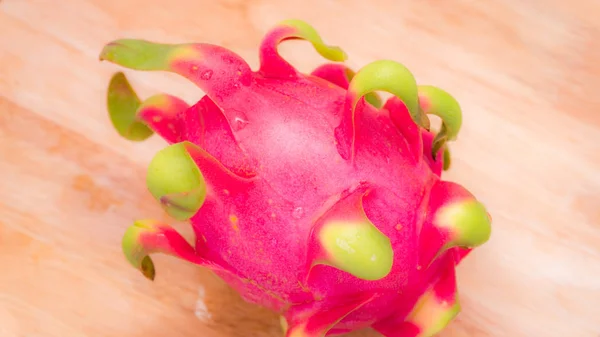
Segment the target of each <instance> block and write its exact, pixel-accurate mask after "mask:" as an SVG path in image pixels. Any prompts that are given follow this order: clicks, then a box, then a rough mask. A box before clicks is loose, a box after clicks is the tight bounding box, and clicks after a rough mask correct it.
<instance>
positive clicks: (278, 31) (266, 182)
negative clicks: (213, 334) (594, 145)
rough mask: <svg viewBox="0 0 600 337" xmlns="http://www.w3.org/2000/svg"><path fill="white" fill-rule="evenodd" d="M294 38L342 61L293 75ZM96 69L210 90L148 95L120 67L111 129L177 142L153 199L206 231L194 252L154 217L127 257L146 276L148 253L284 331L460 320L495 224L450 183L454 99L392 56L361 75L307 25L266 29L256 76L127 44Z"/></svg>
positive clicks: (395, 333) (169, 148) (406, 334)
mask: <svg viewBox="0 0 600 337" xmlns="http://www.w3.org/2000/svg"><path fill="white" fill-rule="evenodd" d="M289 39H300V40H304V41H307V42H309V43H311V44H312V46H314V48H315V49H316V51H317V52H318V53H319V54H320V55H321V56H323V57H324V58H326V59H328V60H329V61H331V62H328V63H325V64H323V65H322V66H320V67H318V68H317V69H315V70H314V71H313V72H312V73H311V74H304V73H302V72H300V71H298V70H297V69H295V68H294V67H293V66H292V65H290V63H288V62H287V61H286V60H284V58H282V56H281V55H280V54H279V53H278V46H279V44H280V43H281V42H283V41H285V40H289ZM100 59H101V60H106V61H109V62H112V63H114V64H116V65H118V66H121V67H124V68H129V69H134V70H142V71H165V72H172V73H175V74H178V75H180V76H183V77H184V78H186V79H188V80H190V81H191V82H193V83H194V84H196V85H197V86H198V87H199V88H200V90H201V91H203V92H204V94H205V96H203V97H202V98H201V99H200V100H199V101H198V102H196V103H195V104H193V105H189V104H188V103H186V102H184V101H183V100H182V99H180V98H177V97H174V96H172V95H169V94H157V95H154V96H151V97H149V98H147V99H146V100H143V101H141V100H140V99H139V98H138V96H137V94H136V93H135V92H134V90H133V89H132V87H131V85H130V84H129V82H128V80H127V79H126V77H125V75H124V74H123V72H117V73H116V74H114V76H113V77H112V79H111V82H110V84H109V89H108V97H107V103H108V110H109V116H110V119H111V121H112V123H113V125H114V127H115V128H116V130H117V131H118V133H119V134H120V135H122V136H123V137H125V138H127V139H129V140H133V141H141V140H144V139H147V138H148V137H150V136H152V135H153V134H154V133H157V134H158V135H160V136H161V137H162V138H164V140H165V142H166V143H167V145H166V146H165V147H164V148H163V149H161V150H160V151H158V153H157V154H156V155H155V157H154V158H153V159H152V160H151V161H150V164H149V168H148V171H147V179H146V180H147V186H148V190H149V192H150V193H151V194H152V195H153V196H154V198H156V200H157V201H158V202H160V205H161V206H162V207H163V209H164V210H165V212H166V213H168V214H169V215H170V216H172V217H173V218H174V219H176V220H179V221H189V223H190V224H191V226H192V227H193V230H194V233H195V242H194V243H193V244H190V243H189V242H188V241H187V240H186V239H185V238H184V237H183V236H182V235H180V234H178V232H177V231H176V230H175V229H174V228H173V227H171V226H170V225H169V224H166V223H163V222H161V221H157V220H152V219H143V218H142V219H140V220H139V221H136V222H135V223H134V224H133V225H132V226H131V227H130V228H129V229H127V230H126V232H125V235H124V237H123V241H122V245H123V252H124V255H125V256H126V258H127V260H128V261H129V263H131V265H133V267H135V268H137V269H138V270H139V271H141V273H143V275H145V276H146V277H147V278H149V279H151V280H153V279H154V277H155V268H154V265H153V263H152V260H151V258H150V255H152V254H155V253H162V254H168V255H171V256H174V257H177V258H181V259H184V260H187V261H189V262H191V263H194V264H197V265H199V266H202V267H205V268H209V269H210V270H212V271H213V272H214V273H215V274H216V275H218V276H219V277H220V278H222V279H223V280H224V281H225V282H226V283H228V284H229V285H230V286H231V287H232V288H234V289H235V290H236V291H238V292H239V293H240V295H241V296H242V298H243V299H244V300H246V301H248V302H250V303H254V304H257V305H260V306H264V307H267V308H269V309H271V310H273V311H276V312H277V313H279V314H280V315H281V317H282V322H281V324H282V328H283V330H284V334H285V335H286V336H288V337H292V336H293V337H317V336H329V335H335V334H343V333H347V332H350V331H354V330H358V329H363V328H372V329H374V330H376V331H378V332H379V333H380V334H382V335H383V336H387V337H414V336H433V335H435V334H437V333H438V332H440V331H442V330H443V329H445V327H446V325H447V324H448V323H449V322H450V321H452V320H453V319H454V317H456V315H457V314H458V313H459V311H460V304H459V300H458V294H457V284H456V278H455V268H456V266H457V265H458V264H459V262H460V261H461V260H462V259H463V258H464V257H465V256H466V255H467V254H468V253H469V252H470V251H471V250H472V249H474V248H475V247H478V246H480V245H482V244H484V243H485V242H486V241H487V240H488V239H489V237H490V234H491V218H490V215H489V213H488V212H487V211H486V208H485V207H484V206H483V205H482V203H481V202H480V201H478V200H477V199H476V198H475V197H474V196H473V195H472V194H471V193H470V192H469V191H467V190H466V189H465V188H463V187H462V186H461V185H459V184H457V183H453V182H449V181H444V180H441V174H442V172H443V171H444V170H446V169H447V168H448V164H449V160H450V155H449V151H448V144H447V143H448V142H449V141H453V140H455V139H456V137H457V134H458V132H459V130H460V128H461V124H462V117H461V109H460V106H459V104H458V102H457V101H456V100H455V99H454V98H453V97H452V96H451V95H450V94H449V93H448V92H446V91H444V90H442V89H440V88H437V87H434V86H429V85H418V84H417V83H416V81H415V78H414V77H413V75H412V74H411V72H410V71H409V70H408V69H407V68H406V67H405V66H403V65H402V64H400V63H398V62H395V61H392V60H378V61H374V62H372V63H369V64H367V65H365V66H364V67H362V68H361V69H359V70H358V71H354V70H351V69H350V68H349V67H347V66H345V65H344V64H343V61H344V60H346V54H345V52H344V51H343V50H341V49H340V48H338V47H334V46H329V45H327V44H325V43H324V42H323V40H322V38H321V37H320V35H319V34H318V33H317V32H316V30H315V29H314V28H313V27H312V26H311V25H309V24H308V23H306V22H303V21H301V20H286V21H283V22H280V23H279V24H278V25H276V26H275V27H273V28H272V29H271V30H270V31H269V32H268V34H267V35H266V37H265V38H264V39H263V41H262V43H261V46H260V67H259V69H257V70H256V71H253V70H252V69H251V68H250V66H249V65H248V64H247V63H246V62H245V61H244V60H243V59H242V58H241V57H240V56H238V55H237V54H235V53H234V52H232V51H230V50H228V49H225V48H223V47H220V46H216V45H212V44H206V43H190V44H163V43H154V42H150V41H147V40H137V39H119V40H115V41H113V42H111V43H108V44H107V45H105V46H104V48H103V50H102V52H101V54H100ZM377 91H381V92H387V93H389V94H391V96H390V98H389V99H387V100H386V101H385V102H383V100H382V98H381V96H380V95H379V94H378V93H377ZM429 115H435V116H438V117H439V118H440V120H441V126H440V127H439V130H438V132H434V131H432V126H431V122H430V119H429Z"/></svg>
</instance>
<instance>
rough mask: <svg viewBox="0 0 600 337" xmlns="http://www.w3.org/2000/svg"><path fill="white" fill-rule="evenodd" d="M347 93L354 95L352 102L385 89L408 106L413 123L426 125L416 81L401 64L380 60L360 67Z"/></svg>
mask: <svg viewBox="0 0 600 337" xmlns="http://www.w3.org/2000/svg"><path fill="white" fill-rule="evenodd" d="M348 91H349V93H351V94H352V95H354V97H353V103H354V104H356V102H358V100H359V99H360V98H361V97H362V96H365V95H366V94H368V93H371V92H374V91H386V92H389V93H391V94H393V95H394V96H396V97H398V98H399V99H400V100H402V102H403V103H404V104H405V105H406V107H407V108H408V111H409V112H410V115H411V117H412V119H413V121H414V122H415V123H417V124H418V125H420V126H422V127H426V122H425V121H424V120H423V116H422V114H421V110H420V108H419V96H418V91H417V83H416V80H415V77H414V76H413V74H412V73H411V72H410V71H409V70H408V69H407V68H406V67H405V66H403V65H402V64H400V63H398V62H395V61H390V60H380V61H375V62H372V63H369V64H367V65H366V66H364V67H363V68H361V69H360V70H359V71H358V72H357V73H356V74H355V75H354V77H353V78H352V81H350V86H349V88H348Z"/></svg>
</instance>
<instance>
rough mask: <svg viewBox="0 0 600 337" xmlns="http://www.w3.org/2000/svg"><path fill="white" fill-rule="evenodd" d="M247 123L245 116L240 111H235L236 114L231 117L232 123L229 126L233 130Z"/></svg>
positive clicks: (241, 127) (240, 128)
mask: <svg viewBox="0 0 600 337" xmlns="http://www.w3.org/2000/svg"><path fill="white" fill-rule="evenodd" d="M248 123H249V122H248V119H247V118H246V116H245V115H244V114H243V113H241V112H237V116H236V117H235V118H234V119H233V123H232V124H233V125H232V126H231V127H232V128H233V131H240V130H242V129H243V128H245V127H246V125H248Z"/></svg>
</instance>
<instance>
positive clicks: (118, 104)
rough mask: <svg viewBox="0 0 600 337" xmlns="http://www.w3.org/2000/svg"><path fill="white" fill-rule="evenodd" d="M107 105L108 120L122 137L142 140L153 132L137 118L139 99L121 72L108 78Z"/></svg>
mask: <svg viewBox="0 0 600 337" xmlns="http://www.w3.org/2000/svg"><path fill="white" fill-rule="evenodd" d="M107 106H108V114H109V117H110V120H111V122H112V124H113V126H114V128H115V129H116V130H117V132H118V133H119V135H121V136H122V137H124V138H126V139H128V140H131V141H142V140H145V139H147V138H149V137H150V136H152V135H153V134H154V132H153V131H152V129H150V128H149V127H148V126H147V125H146V124H144V123H143V122H142V121H141V120H139V119H138V118H137V111H138V109H139V108H140V106H141V101H140V99H139V98H138V96H137V94H136V93H135V91H134V90H133V88H132V87H131V85H130V84H129V81H128V80H127V77H125V74H123V73H122V72H118V73H116V74H114V75H113V76H112V78H111V80H110V83H109V85H108V92H107Z"/></svg>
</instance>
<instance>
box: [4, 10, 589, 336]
mask: <svg viewBox="0 0 600 337" xmlns="http://www.w3.org/2000/svg"><path fill="white" fill-rule="evenodd" d="M150 2H152V1H150ZM148 3H149V2H148V1H144V0H128V1H121V0H60V1H56V0H54V1H52V0H46V1H42V0H3V1H0V75H1V76H0V177H1V180H0V192H1V194H2V198H0V268H1V270H0V336H2V337H5V336H6V337H12V336H23V337H34V336H35V337H42V336H43V337H55V336H56V337H59V336H60V337H75V336H85V337H92V336H93V337H103V336H119V337H125V336H127V337H137V336H140V337H141V336H144V337H158V336H173V337H175V336H177V337H191V336H197V337H212V336H215V337H225V336H281V334H280V331H279V327H278V322H277V318H276V317H275V316H274V315H272V314H271V313H269V312H267V311H265V310H261V309H257V308H255V307H253V306H250V305H247V304H244V303H242V302H241V301H240V299H239V298H238V297H237V295H235V294H234V293H232V292H231V291H230V290H229V289H228V288H227V287H226V286H224V285H223V284H222V283H221V282H220V281H219V280H218V279H216V278H215V277H214V276H212V275H211V274H210V273H208V272H206V271H204V270H201V269H198V268H196V267H194V266H191V265H188V264H186V263H184V262H180V261H178V260H174V259H170V258H167V257H161V256H157V257H156V258H155V261H156V264H157V268H158V272H159V275H158V277H157V279H156V281H155V282H154V283H150V282H147V281H146V280H144V279H143V278H142V277H141V276H140V275H139V274H138V273H137V272H136V271H135V270H133V269H132V268H130V267H129V265H127V264H126V262H125V260H124V258H123V257H122V255H121V251H120V239H121V235H122V234H123V232H124V230H125V228H126V227H127V226H128V225H129V224H130V223H131V222H132V221H133V220H134V219H136V218H140V217H158V218H161V217H164V216H163V215H162V212H161V211H160V209H159V207H158V205H157V204H156V203H155V202H154V201H153V200H152V199H151V197H150V196H149V193H148V192H147V191H146V189H145V185H144V184H145V182H144V174H145V167H146V165H147V164H148V161H149V160H150V158H151V156H152V155H153V153H154V152H155V151H156V150H157V149H159V148H160V147H161V146H163V145H164V143H163V142H162V141H161V140H160V139H159V138H158V137H154V138H152V139H151V140H150V141H147V142H144V143H130V142H128V141H125V140H123V139H121V138H120V137H119V136H118V135H117V133H116V132H115V131H114V130H113V129H112V127H111V125H110V123H109V119H108V117H107V113H106V108H105V90H106V85H107V83H108V80H109V77H110V75H111V74H112V73H113V72H114V71H116V70H117V68H116V67H115V66H112V65H109V64H105V63H100V62H99V61H98V59H97V55H98V52H99V51H100V49H101V48H102V46H103V44H104V43H106V42H108V41H110V40H112V39H115V38H120V37H135V38H145V39H151V40H158V41H165V42H182V41H198V42H200V41H201V42H211V43H216V44H220V45H223V46H225V47H228V48H231V49H232V50H234V51H236V52H238V53H239V54H241V55H242V56H243V57H244V58H246V59H247V60H248V62H249V63H250V64H251V65H252V66H253V67H254V68H256V65H257V61H258V58H257V55H258V44H259V42H260V39H261V38H262V36H263V34H264V33H265V32H266V30H267V29H268V28H270V27H271V26H272V25H273V24H275V23H276V22H277V21H279V20H282V19H286V18H290V17H298V18H302V19H304V20H307V21H309V22H310V23H311V24H313V25H314V26H315V27H316V28H317V29H318V30H319V31H320V33H321V34H322V36H323V38H324V39H325V40H326V41H327V42H329V43H332V44H336V45H340V46H342V47H343V48H344V49H345V50H346V51H347V52H348V54H349V55H350V60H349V64H350V65H352V66H354V67H356V68H357V67H360V66H362V65H364V64H366V63H367V62H370V61H373V60H375V59H381V58H391V59H394V60H397V61H400V62H402V63H404V64H406V65H407V66H408V67H409V68H410V69H412V71H413V72H414V74H415V75H416V77H417V79H418V81H419V82H420V83H430V84H434V85H437V86H441V87H443V88H446V89H448V90H450V91H451V92H452V93H453V94H454V95H455V96H456V97H457V98H458V99H459V101H460V102H461V104H462V106H463V109H464V115H465V118H464V129H463V131H462V133H461V134H460V137H459V140H458V141H457V142H455V143H453V147H452V150H453V155H454V164H453V168H452V170H451V172H450V173H449V174H447V175H446V177H447V179H451V180H455V181H458V182H460V183H462V184H464V185H465V186H466V187H467V188H469V189H470V190H471V191H473V192H474V193H475V194H476V195H477V196H478V197H479V198H480V199H481V200H483V201H484V202H485V203H486V205H487V206H488V207H489V209H490V212H491V213H492V215H493V219H494V227H493V228H494V229H493V235H492V239H491V240H490V241H489V243H488V244H487V245H486V246H485V247H484V248H481V249H479V250H477V251H476V253H474V254H473V255H471V256H470V257H469V258H468V259H467V260H465V262H464V264H463V265H461V267H460V269H459V282H460V291H461V297H462V303H463V312H462V313H461V315H460V316H459V318H458V319H457V320H456V321H455V322H454V323H452V324H451V325H450V326H449V327H448V329H447V330H446V332H445V333H444V334H443V336H445V337H450V336H452V337H459V336H461V337H462V336H477V337H480V336H495V337H496V336H511V337H520V336H524V337H525V336H536V337H562V336H569V337H597V336H600V306H599V305H598V303H600V146H599V144H600V114H599V113H598V111H599V108H600V95H599V94H598V90H599V89H600V62H599V61H600V23H598V22H597V19H598V13H600V2H598V1H597V0H571V1H563V0H528V1H522V0H494V1H491V0H480V1H468V0H454V1H442V0H437V1H434V0H421V1H416V0H415V1H391V0H389V1H383V0H374V1H373V2H371V3H370V4H368V2H366V1H354V0H352V1H341V0H340V1H317V0H306V1H305V2H304V3H303V1H299V0H298V1H273V0H250V1H245V2H244V1H242V0H227V1H208V0H204V1H199V0H188V1H180V0H170V1H156V2H154V3H156V4H157V5H159V6H169V7H168V9H162V8H159V7H158V6H152V5H149V4H148ZM594 22H596V23H594ZM282 50H283V51H284V52H285V54H286V55H287V58H288V59H289V60H291V61H292V62H293V63H294V64H295V65H297V66H298V67H299V68H300V69H302V70H304V71H308V70H310V69H311V68H312V67H314V66H316V65H317V64H320V63H321V62H322V61H323V60H322V59H321V58H320V57H319V56H318V55H317V54H316V52H314V51H313V50H312V49H311V48H310V47H309V46H308V44H305V43H302V42H298V43H296V42H289V43H286V44H285V45H283V46H282ZM127 74H128V75H130V76H131V78H132V82H133V85H134V86H135V87H136V88H137V89H138V90H139V92H140V95H141V96H143V97H146V96H147V95H150V94H154V93H157V92H169V93H172V94H177V95H179V96H181V97H182V98H184V99H186V100H187V101H188V102H193V101H194V100H197V99H199V98H200V97H201V94H202V92H200V91H199V90H198V89H196V88H195V87H194V86H193V85H192V84H190V83H188V82H186V81H185V80H182V79H180V78H178V77H175V76H174V75H167V74H159V73H139V72H127ZM366 335H371V334H370V333H367V334H366Z"/></svg>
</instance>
